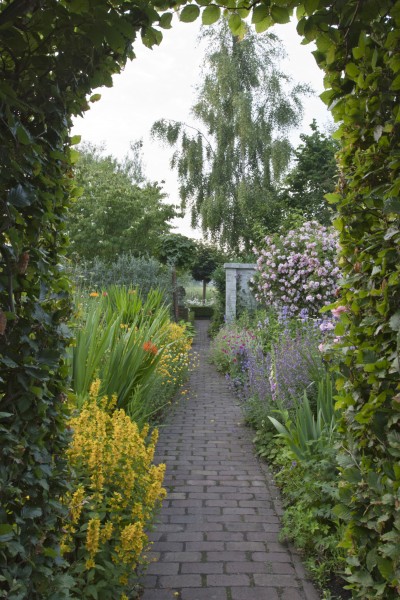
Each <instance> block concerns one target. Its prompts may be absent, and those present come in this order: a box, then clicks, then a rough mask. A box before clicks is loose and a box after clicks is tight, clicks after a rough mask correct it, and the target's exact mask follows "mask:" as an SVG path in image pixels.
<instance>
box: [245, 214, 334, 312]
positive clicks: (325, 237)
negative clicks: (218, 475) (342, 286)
mask: <svg viewBox="0 0 400 600" xmlns="http://www.w3.org/2000/svg"><path fill="white" fill-rule="evenodd" d="M337 248H338V238H337V234H336V233H335V231H334V230H333V229H330V228H329V229H328V228H326V227H324V226H323V225H321V224H320V223H318V222H317V221H309V222H307V223H304V224H303V225H302V226H301V227H299V228H298V229H294V230H292V231H289V232H288V233H287V234H286V236H285V237H278V236H273V237H272V236H267V237H266V238H265V241H264V247H263V248H261V249H260V250H259V249H256V248H254V249H253V250H254V253H255V254H256V255H258V259H257V270H258V274H257V275H256V276H255V278H254V282H255V288H256V298H257V300H258V302H260V303H261V304H264V305H266V306H271V305H273V306H276V307H277V308H280V309H282V308H285V310H286V311H287V314H288V316H297V315H300V312H301V311H302V310H304V309H307V311H308V315H309V316H311V317H312V316H316V315H317V314H318V311H319V310H320V309H321V308H322V307H323V306H325V305H327V304H330V303H331V302H333V301H334V299H335V291H336V288H337V286H338V279H339V277H340V271H339V267H338V266H337V265H336V253H337Z"/></svg>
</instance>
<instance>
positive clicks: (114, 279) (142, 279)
mask: <svg viewBox="0 0 400 600" xmlns="http://www.w3.org/2000/svg"><path fill="white" fill-rule="evenodd" d="M69 270H70V272H71V275H72V279H73V281H74V282H75V284H76V286H77V287H78V288H84V289H90V290H97V291H99V290H104V289H106V288H109V287H110V286H113V285H115V286H126V287H127V288H130V289H132V288H134V289H135V288H139V289H140V293H141V294H142V296H143V297H144V298H146V297H147V295H148V293H149V292H150V290H151V289H156V288H157V289H159V290H161V291H162V293H163V296H164V298H165V299H167V298H169V295H170V294H169V292H170V288H171V282H170V275H169V273H168V270H167V269H166V267H164V266H163V265H162V264H161V263H160V262H159V261H158V260H156V259H155V258H148V257H144V256H139V257H138V256H133V255H132V254H129V253H125V254H121V255H120V256H118V258H117V259H116V260H115V261H114V262H112V263H108V262H106V261H104V260H101V259H99V258H96V259H95V260H94V261H82V262H80V263H79V264H77V265H74V266H71V267H69Z"/></svg>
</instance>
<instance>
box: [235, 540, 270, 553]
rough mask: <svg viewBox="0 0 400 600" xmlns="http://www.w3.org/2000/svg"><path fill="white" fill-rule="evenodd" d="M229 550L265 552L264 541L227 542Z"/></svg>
mask: <svg viewBox="0 0 400 600" xmlns="http://www.w3.org/2000/svg"><path fill="white" fill-rule="evenodd" d="M226 549H227V550H241V551H242V552H265V544H263V543H262V542H227V544H226Z"/></svg>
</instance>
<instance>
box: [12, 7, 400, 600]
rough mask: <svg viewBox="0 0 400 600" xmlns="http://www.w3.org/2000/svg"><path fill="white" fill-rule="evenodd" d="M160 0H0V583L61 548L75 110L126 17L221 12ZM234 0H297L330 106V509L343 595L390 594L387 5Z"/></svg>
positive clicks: (44, 579)
mask: <svg viewBox="0 0 400 600" xmlns="http://www.w3.org/2000/svg"><path fill="white" fill-rule="evenodd" d="M199 4H200V2H199ZM201 4H204V3H203V2H202V3H201ZM161 6H162V8H160V3H159V2H158V1H157V2H154V3H152V2H148V3H142V4H139V3H136V2H128V3H124V4H123V5H120V4H113V5H110V4H109V3H107V2H106V1H105V0H98V1H96V3H92V2H90V1H89V2H86V3H85V2H79V1H78V2H69V3H68V2H58V1H56V0H45V2H43V3H42V2H37V1H35V0H33V1H32V2H29V3H23V2H17V1H15V0H6V1H4V2H3V3H2V5H1V9H0V25H1V32H2V33H1V39H0V45H1V55H2V62H1V66H0V70H1V75H2V76H1V78H0V80H1V85H0V110H1V114H2V119H1V120H0V133H1V140H2V148H1V158H2V167H3V168H2V169H1V173H0V187H1V190H2V193H1V198H2V200H1V212H2V226H1V231H0V251H1V266H0V306H1V308H0V311H1V312H0V336H1V342H2V346H1V357H0V360H1V367H2V376H1V380H0V398H1V417H0V419H1V429H0V442H1V447H2V449H3V457H4V458H3V466H2V469H1V471H0V476H1V501H2V509H3V510H2V511H1V513H0V518H1V521H0V526H1V529H0V535H1V538H0V551H1V576H2V577H3V580H2V581H3V588H4V589H3V590H1V593H2V594H3V596H5V597H7V598H9V599H10V600H16V599H17V598H19V597H27V598H29V599H30V600H36V599H40V600H43V598H46V596H47V597H49V596H50V595H51V594H53V596H54V594H56V595H57V594H58V597H59V598H62V597H63V595H64V589H65V587H66V581H65V578H63V577H62V575H61V570H60V564H59V561H58V560H57V556H58V553H57V548H58V544H59V538H60V526H61V516H62V514H63V509H62V507H61V505H60V502H59V501H58V498H59V497H60V495H62V494H63V492H64V491H65V489H66V474H67V472H66V469H65V462H64V461H63V458H62V457H63V456H64V454H65V448H66V444H67V442H68V436H67V435H66V433H65V415H64V411H65V406H64V399H65V391H66V386H67V379H68V372H67V369H66V368H65V364H64V352H65V348H66V347H67V346H68V344H69V343H70V334H69V332H68V329H67V327H66V323H67V321H68V319H69V313H70V309H71V302H70V295H69V284H68V282H67V281H66V278H65V272H64V271H63V270H62V269H60V264H61V260H60V259H61V257H62V255H64V254H65V253H66V238H65V216H66V212H67V210H68V206H69V205H70V203H71V198H72V197H73V195H74V193H75V192H74V191H73V190H71V166H72V164H73V162H74V160H75V159H76V156H75V154H74V151H73V149H72V148H71V146H72V145H73V144H74V143H76V142H77V140H76V139H71V138H70V136H69V128H70V126H71V123H72V116H73V115H77V114H82V112H84V111H85V110H87V108H88V107H89V102H90V101H92V102H94V101H97V100H98V99H99V96H98V94H94V95H92V96H91V94H92V91H93V90H94V89H96V88H98V87H99V86H101V85H112V75H113V74H114V73H117V72H120V71H121V69H122V68H123V66H124V65H125V63H126V61H127V59H128V58H132V57H133V55H134V53H133V48H132V44H133V41H134V40H135V38H136V36H137V35H138V34H140V35H141V36H142V39H143V40H144V43H145V44H147V45H148V46H151V45H153V44H155V43H159V42H160V41H161V38H162V35H161V32H160V29H159V28H160V27H161V28H162V27H169V26H170V24H171V20H172V10H169V9H171V8H173V9H174V10H175V9H178V10H180V18H181V20H182V21H183V22H185V21H186V22H188V21H193V20H195V19H196V18H197V17H199V16H200V15H201V17H202V20H203V22H204V23H205V24H209V23H212V22H215V21H216V20H218V18H219V17H220V16H221V8H220V7H219V6H217V5H215V4H212V3H210V5H207V6H199V5H198V4H197V3H196V2H189V3H186V4H185V5H184V6H183V7H182V5H181V4H180V3H179V2H178V3H177V2H176V1H175V0H174V1H172V0H171V1H169V0H166V2H165V3H161ZM248 9H249V12H248V11H247V10H246V9H243V4H242V3H241V2H240V3H239V2H236V1H235V0H232V3H231V4H230V8H228V9H227V16H228V22H229V26H230V28H231V30H232V32H233V33H234V34H235V35H238V36H242V35H244V33H245V30H246V24H245V23H244V21H243V19H244V18H246V16H249V15H250V19H251V20H252V21H253V23H254V25H255V27H256V29H257V30H258V31H262V30H264V29H267V28H268V27H269V26H270V25H271V24H273V23H284V22H288V21H289V19H290V17H291V15H292V14H293V10H294V9H296V10H297V18H298V27H297V29H298V33H299V35H300V36H301V37H302V38H303V40H304V41H305V43H308V42H313V41H315V43H316V50H315V51H314V56H315V59H316V61H317V63H318V65H319V66H320V67H321V69H322V70H323V71H324V73H325V78H324V85H325V92H324V93H323V95H322V98H323V100H324V101H325V102H326V103H327V104H328V106H330V107H331V109H332V114H333V116H334V118H335V120H336V121H337V122H338V123H340V128H339V130H338V132H337V133H336V134H335V135H336V137H337V139H338V140H339V141H340V144H341V150H340V153H339V171H340V177H339V184H338V187H337V190H336V192H335V193H334V194H331V195H329V197H328V199H329V201H330V202H332V203H333V204H335V205H336V207H337V213H338V217H337V219H336V220H335V227H336V228H337V230H338V231H339V235H340V246H341V250H340V261H341V264H340V266H341V269H342V271H343V274H344V276H345V282H344V284H343V285H342V286H341V290H340V291H339V297H338V300H337V304H338V306H341V307H343V309H344V311H345V312H344V313H343V315H342V316H341V320H340V324H339V326H338V327H339V329H338V335H341V336H342V341H341V343H340V350H341V360H340V361H339V373H338V379H337V385H338V387H339V390H338V395H339V399H338V407H339V408H340V410H341V411H342V415H343V417H342V422H341V430H342V435H341V440H342V444H343V449H342V451H341V457H340V462H341V467H340V478H341V485H340V488H339V490H340V501H341V505H340V508H339V509H338V517H339V518H340V519H341V520H342V522H343V523H344V524H345V530H344V535H343V538H342V542H341V543H342V544H343V546H344V547H345V549H346V551H347V553H348V560H347V569H348V581H349V584H350V585H351V588H352V593H353V596H354V598H362V599H366V600H372V599H374V600H375V599H376V598H378V599H383V598H384V599H385V600H392V599H394V598H397V597H398V595H399V576H398V570H399V562H400V550H399V548H400V544H399V543H398V542H399V539H400V526H399V521H398V501H399V500H398V494H399V482H400V469H399V467H398V464H397V463H398V455H399V441H398V423H399V401H398V397H399V365H398V347H399V344H398V336H399V331H400V319H399V305H400V273H399V265H400V257H399V248H400V228H399V214H400V206H399V202H398V192H399V186H400V184H399V181H400V178H399V174H400V162H399V161H398V160H397V158H398V148H399V136H400V129H399V126H398V122H399V103H398V91H399V88H400V81H399V74H400V61H399V60H398V55H399V51H398V43H399V35H400V34H399V30H400V5H399V2H398V0H381V1H380V2H359V0H347V1H346V2H328V3H327V2H323V1H322V0H315V1H314V0H313V1H311V2H309V1H307V2H302V1H301V0H280V2H279V4H276V3H275V4H274V3H272V2H270V0H256V1H255V2H253V3H252V4H249V5H248ZM39 40H40V41H39ZM38 81H40V86H38ZM27 498H29V501H28V500H27ZM382 499H384V501H383V500H382ZM38 540H41V544H40V545H39V544H38ZM50 580H51V582H52V589H51V590H50V589H49V581H50Z"/></svg>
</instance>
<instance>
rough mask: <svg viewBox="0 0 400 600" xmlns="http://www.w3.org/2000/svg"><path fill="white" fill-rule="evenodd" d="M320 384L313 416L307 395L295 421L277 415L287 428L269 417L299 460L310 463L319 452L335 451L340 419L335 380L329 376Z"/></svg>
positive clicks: (296, 412)
mask: <svg viewBox="0 0 400 600" xmlns="http://www.w3.org/2000/svg"><path fill="white" fill-rule="evenodd" d="M317 383H318V394H317V401H316V411H315V413H314V411H313V409H312V407H311V405H310V402H309V399H308V397H307V393H306V392H305V391H304V394H303V398H302V399H301V401H300V402H299V403H298V405H297V406H296V408H295V415H294V420H293V421H292V420H291V419H290V417H289V413H288V411H275V412H278V414H280V416H281V418H283V420H284V421H285V424H283V423H281V421H279V420H278V419H275V418H274V417H271V416H269V417H268V418H269V420H270V421H271V423H272V424H273V426H274V427H275V429H276V430H277V431H278V433H279V435H280V436H281V437H282V438H283V439H284V440H285V443H286V444H287V446H288V447H289V448H290V450H291V451H292V452H293V454H294V455H295V456H296V458H298V459H299V460H305V459H309V458H311V457H312V456H315V454H318V453H319V451H320V448H321V446H322V448H324V447H329V448H331V447H333V445H334V444H333V442H334V439H335V435H336V426H337V421H338V417H337V415H336V414H335V411H334V402H333V396H332V380H331V378H330V376H329V375H328V374H327V375H326V376H325V378H324V379H321V380H320V381H318V382H317Z"/></svg>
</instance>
